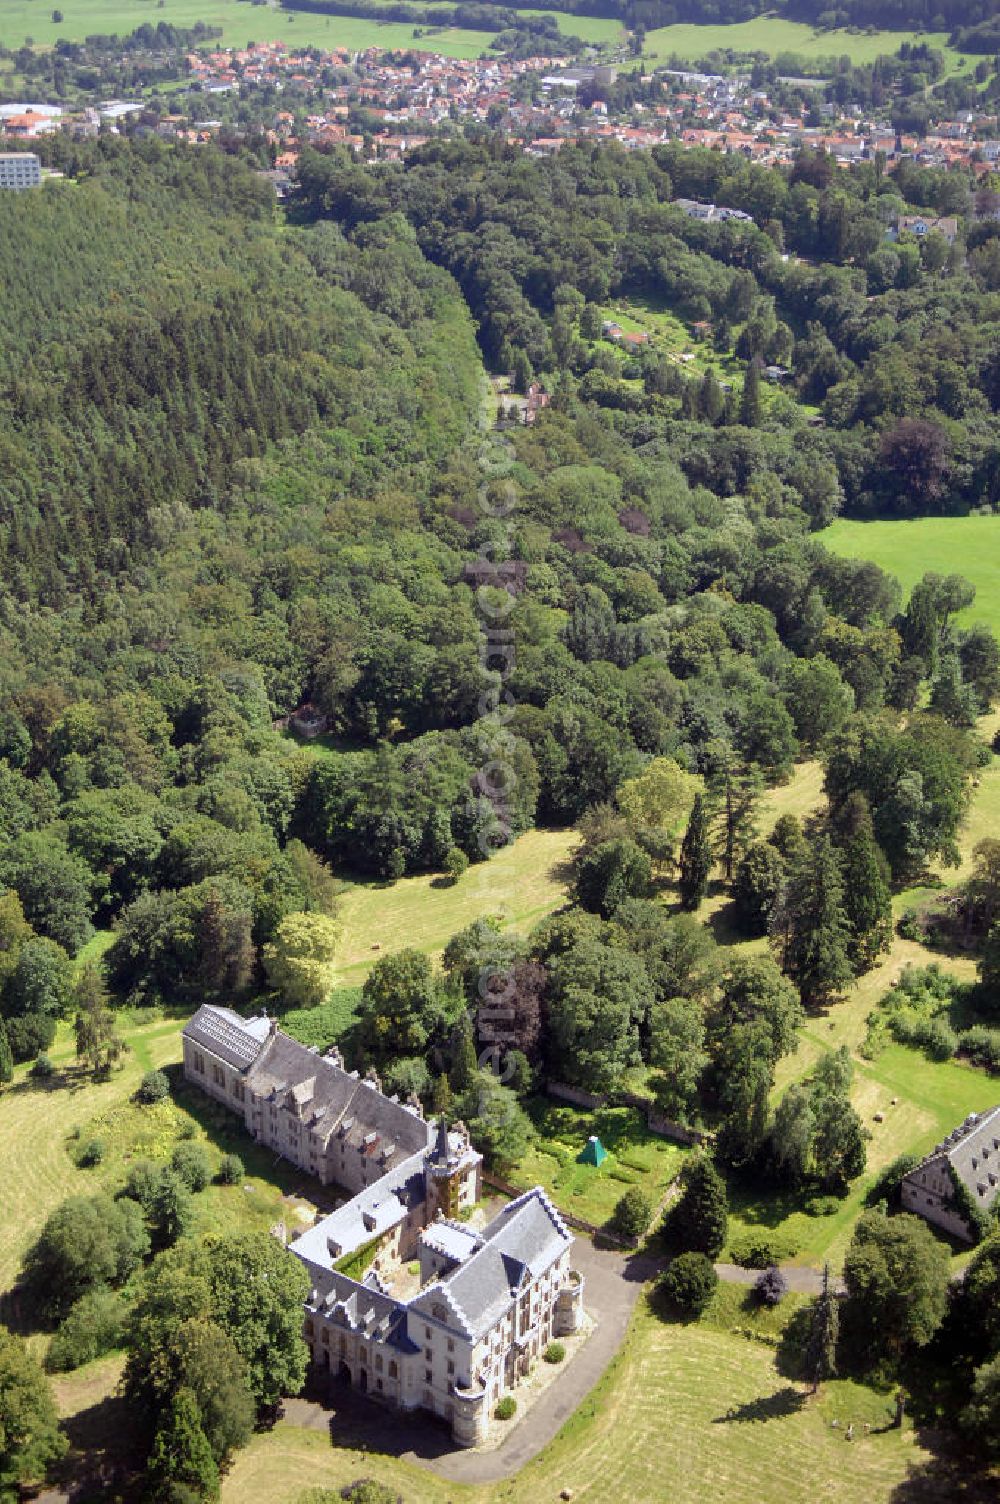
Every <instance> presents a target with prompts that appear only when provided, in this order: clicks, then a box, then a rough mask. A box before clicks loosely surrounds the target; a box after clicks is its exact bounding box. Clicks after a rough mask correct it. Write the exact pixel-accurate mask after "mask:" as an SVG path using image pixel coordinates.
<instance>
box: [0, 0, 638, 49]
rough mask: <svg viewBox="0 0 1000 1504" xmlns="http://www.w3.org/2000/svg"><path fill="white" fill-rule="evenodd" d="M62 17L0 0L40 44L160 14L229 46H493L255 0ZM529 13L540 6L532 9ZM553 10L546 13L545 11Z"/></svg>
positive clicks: (571, 29) (155, 2)
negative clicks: (210, 31) (215, 31)
mask: <svg viewBox="0 0 1000 1504" xmlns="http://www.w3.org/2000/svg"><path fill="white" fill-rule="evenodd" d="M62 13H63V17H64V19H63V20H62V21H61V22H59V23H56V22H54V21H53V20H52V8H51V6H47V5H45V4H44V3H43V0H2V4H0V43H2V44H3V45H4V46H5V47H11V48H13V47H20V46H22V45H23V44H24V42H25V39H26V38H27V37H31V38H32V40H33V41H34V42H36V43H38V44H39V45H51V44H52V43H53V42H56V41H58V40H59V38H60V37H62V38H64V39H65V40H67V41H82V40H83V38H84V37H85V36H89V35H91V34H93V33H94V32H111V33H118V34H125V33H126V32H129V31H133V30H134V29H135V28H136V27H137V26H141V25H142V24H143V23H144V22H147V21H148V22H149V23H150V24H151V25H154V26H155V25H156V24H157V22H159V21H166V22H169V23H170V24H171V25H173V26H192V25H193V24H194V23H195V21H204V22H206V23H207V24H208V25H210V26H221V27H222V38H221V40H222V42H223V43H224V44H225V45H226V46H235V47H243V46H245V45H246V43H247V42H248V41H255V42H274V41H282V42H288V43H299V44H301V45H302V46H303V47H306V46H315V47H330V48H333V47H347V48H350V49H351V50H358V51H361V50H363V49H364V48H366V47H385V48H393V47H414V46H415V47H420V48H423V49H425V50H426V51H428V52H440V53H442V54H444V55H445V56H446V57H478V56H479V54H480V53H482V52H486V51H487V50H488V49H489V45H490V40H491V36H490V34H489V33H488V32H484V31H467V30H461V29H459V28H457V27H449V28H444V29H442V30H441V31H432V32H430V33H428V32H427V28H426V27H424V28H417V29H418V30H421V29H422V31H423V35H422V36H419V37H417V36H415V35H414V30H415V29H414V27H413V26H411V25H409V24H408V23H406V22H403V21H373V20H368V19H364V18H361V17H357V16H321V15H309V14H308V13H307V12H305V11H300V12H297V13H296V12H292V11H285V10H281V9H280V8H279V7H278V6H276V5H274V4H268V5H251V4H248V3H247V0H66V4H65V5H64V6H63V8H62ZM526 14H528V15H537V14H542V12H539V11H535V10H531V9H528V10H527V11H526ZM544 14H549V12H544ZM556 20H557V21H558V24H559V29H560V30H561V31H562V32H564V33H565V34H566V35H573V36H579V37H583V38H584V39H585V40H586V41H588V42H592V43H593V44H594V45H595V46H604V45H607V44H609V43H611V42H614V41H616V40H617V39H618V38H619V36H620V35H621V27H620V25H619V24H618V23H617V22H616V21H611V20H605V19H602V18H599V17H591V16H570V15H564V14H561V13H556Z"/></svg>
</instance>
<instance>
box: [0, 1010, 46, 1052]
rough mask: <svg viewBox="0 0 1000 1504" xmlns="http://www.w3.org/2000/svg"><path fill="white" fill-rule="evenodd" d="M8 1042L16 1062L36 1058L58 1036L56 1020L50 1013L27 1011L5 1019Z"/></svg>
mask: <svg viewBox="0 0 1000 1504" xmlns="http://www.w3.org/2000/svg"><path fill="white" fill-rule="evenodd" d="M4 1022H5V1024H6V1028H7V1043H8V1044H9V1045H10V1053H11V1055H12V1056H13V1057H14V1062H15V1064H21V1063H22V1062H23V1061H25V1060H34V1058H35V1056H36V1055H41V1054H43V1053H44V1052H45V1051H46V1050H47V1049H48V1048H49V1046H50V1045H51V1043H52V1041H53V1039H55V1037H56V1021H55V1019H54V1018H53V1017H52V1016H51V1015H50V1014H48V1013H25V1014H22V1015H21V1016H19V1017H18V1018H8V1019H5V1021H4Z"/></svg>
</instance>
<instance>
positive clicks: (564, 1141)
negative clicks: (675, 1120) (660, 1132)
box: [509, 1097, 686, 1227]
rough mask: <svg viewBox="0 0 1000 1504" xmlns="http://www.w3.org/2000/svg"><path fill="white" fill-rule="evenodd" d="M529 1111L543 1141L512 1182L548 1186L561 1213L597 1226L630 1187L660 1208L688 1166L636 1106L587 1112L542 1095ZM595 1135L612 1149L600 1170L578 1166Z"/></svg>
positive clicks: (681, 1151)
mask: <svg viewBox="0 0 1000 1504" xmlns="http://www.w3.org/2000/svg"><path fill="white" fill-rule="evenodd" d="M529 1112H530V1116H531V1120H532V1122H533V1123H534V1125H535V1127H536V1129H537V1130H538V1135H539V1141H538V1143H537V1144H535V1145H533V1146H532V1148H531V1149H529V1151H528V1153H527V1154H526V1155H525V1156H524V1158H523V1159H522V1160H521V1161H520V1163H519V1164H518V1165H517V1168H516V1169H514V1170H512V1171H511V1172H510V1177H509V1178H510V1180H511V1182H512V1184H514V1185H517V1186H523V1187H524V1188H525V1189H526V1190H527V1189H528V1188H529V1187H530V1186H534V1185H542V1186H544V1187H545V1189H546V1190H547V1191H548V1193H549V1195H550V1196H551V1197H552V1199H553V1201H554V1202H555V1203H556V1205H557V1206H558V1207H559V1208H560V1210H561V1211H565V1212H570V1213H571V1214H572V1215H574V1216H577V1217H582V1218H583V1220H584V1221H585V1222H590V1223H592V1224H593V1226H595V1227H600V1226H602V1225H603V1224H604V1223H605V1222H606V1221H607V1220H608V1218H609V1217H610V1216H611V1213H612V1212H613V1211H614V1209H615V1206H616V1205H617V1203H618V1201H619V1200H620V1199H621V1197H622V1196H623V1195H624V1194H625V1192H626V1191H627V1190H628V1189H629V1187H630V1186H633V1185H637V1186H639V1187H640V1188H641V1189H642V1190H643V1191H645V1193H646V1195H647V1196H648V1197H649V1200H650V1202H651V1203H652V1205H653V1206H654V1207H656V1206H658V1205H659V1203H660V1202H661V1201H662V1200H663V1198H664V1196H665V1195H666V1193H667V1190H668V1189H669V1187H670V1186H671V1185H672V1184H673V1182H674V1180H675V1179H676V1177H677V1175H678V1174H679V1173H680V1168H681V1165H682V1164H683V1162H684V1157H685V1154H686V1151H685V1150H684V1149H681V1148H679V1147H678V1145H677V1144H671V1143H668V1142H667V1140H666V1139H662V1138H657V1136H656V1135H655V1134H653V1133H650V1132H649V1130H648V1129H647V1128H646V1125H645V1123H644V1122H643V1120H642V1117H641V1115H640V1113H639V1112H638V1111H637V1110H636V1109H635V1108H631V1107H604V1108H598V1109H597V1110H596V1111H594V1112H586V1111H582V1110H581V1109H579V1108H576V1107H571V1106H569V1105H568V1104H566V1103H562V1102H560V1103H555V1102H552V1101H550V1100H549V1099H548V1098H545V1097H541V1098H536V1099H535V1100H534V1101H533V1102H532V1103H531V1104H530V1106H529ZM592 1133H596V1134H597V1136H598V1138H599V1139H600V1140H601V1143H602V1144H603V1145H604V1147H605V1149H606V1150H607V1151H608V1157H607V1159H606V1160H604V1162H603V1163H602V1164H601V1165H599V1166H596V1167H595V1166H594V1165H581V1164H578V1163H577V1156H578V1155H579V1153H580V1151H581V1149H582V1148H583V1146H584V1145H585V1144H586V1142H587V1139H588V1138H589V1137H590V1135H591V1134H592Z"/></svg>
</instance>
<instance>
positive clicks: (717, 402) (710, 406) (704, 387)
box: [698, 371, 726, 424]
mask: <svg viewBox="0 0 1000 1504" xmlns="http://www.w3.org/2000/svg"><path fill="white" fill-rule="evenodd" d="M725 405H726V404H725V397H724V395H723V391H722V388H721V387H720V385H719V383H718V382H717V381H716V379H715V377H714V376H713V375H712V372H711V371H706V372H705V374H704V376H703V377H702V379H701V387H700V389H699V392H698V406H699V408H700V410H701V416H702V418H703V419H704V420H705V422H706V423H712V424H715V423H718V421H719V419H720V418H721V417H722V414H723V411H724V409H725Z"/></svg>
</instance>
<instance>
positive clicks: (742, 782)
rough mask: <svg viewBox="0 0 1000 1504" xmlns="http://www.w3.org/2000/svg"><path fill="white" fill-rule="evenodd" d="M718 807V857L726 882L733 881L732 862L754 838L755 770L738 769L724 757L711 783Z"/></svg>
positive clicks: (757, 787)
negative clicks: (720, 767) (720, 768)
mask: <svg viewBox="0 0 1000 1504" xmlns="http://www.w3.org/2000/svg"><path fill="white" fill-rule="evenodd" d="M713 792H714V794H715V796H716V799H717V802H718V807H719V823H720V832H719V847H720V851H719V856H720V860H721V862H722V870H723V873H724V875H725V879H726V882H727V883H731V882H732V880H733V874H734V872H735V870H736V863H737V862H738V861H739V859H740V857H741V856H742V854H743V853H744V852H745V851H746V850H747V849H748V848H749V846H750V845H752V843H753V842H754V841H755V840H756V838H757V807H758V804H759V802H760V795H761V778H760V774H759V772H758V771H757V769H756V768H745V769H740V768H738V767H737V766H736V765H735V763H734V761H733V760H732V759H731V758H729V757H727V758H726V760H725V762H724V763H723V766H722V770H721V771H720V772H719V773H718V774H717V775H716V777H715V779H714V780H713Z"/></svg>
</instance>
